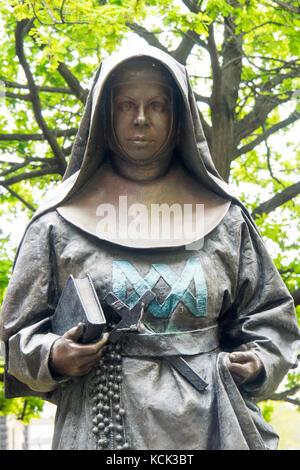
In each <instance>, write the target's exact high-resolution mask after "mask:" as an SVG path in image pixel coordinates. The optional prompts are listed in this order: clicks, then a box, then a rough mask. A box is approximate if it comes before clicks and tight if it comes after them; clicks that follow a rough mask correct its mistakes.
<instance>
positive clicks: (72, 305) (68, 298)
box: [51, 274, 106, 344]
mask: <svg viewBox="0 0 300 470" xmlns="http://www.w3.org/2000/svg"><path fill="white" fill-rule="evenodd" d="M51 321H52V331H53V333H55V334H57V335H60V336H62V335H64V334H65V333H66V332H67V331H68V330H70V329H71V328H73V327H74V326H77V325H78V323H83V324H84V331H83V334H82V336H81V337H80V340H79V341H80V343H85V344H86V343H91V342H93V341H95V340H97V339H100V337H101V334H102V333H103V330H104V328H105V326H106V319H105V315H104V312H103V310H102V307H101V304H100V302H99V299H98V296H97V294H96V291H95V288H94V286H93V283H92V280H91V278H90V276H89V275H88V274H87V275H86V277H84V278H82V279H76V278H74V277H73V276H72V275H70V277H69V279H68V280H67V282H66V284H65V286H64V288H63V291H62V294H61V296H60V299H59V301H58V304H57V307H56V309H55V312H54V314H53V316H52V319H51Z"/></svg>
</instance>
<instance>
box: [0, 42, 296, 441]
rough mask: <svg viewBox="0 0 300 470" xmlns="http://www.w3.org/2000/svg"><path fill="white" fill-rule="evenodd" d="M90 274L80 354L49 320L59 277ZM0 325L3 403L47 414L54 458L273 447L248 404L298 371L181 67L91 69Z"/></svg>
mask: <svg viewBox="0 0 300 470" xmlns="http://www.w3.org/2000/svg"><path fill="white" fill-rule="evenodd" d="M199 208H200V209H201V210H202V211H200V212H197V211H199V210H200V209H199ZM157 209H159V210H160V211H161V213H162V219H159V218H156V219H155V225H154V226H153V217H154V214H155V215H157V214H158V212H155V211H157ZM170 209H171V210H170ZM187 209H189V212H187ZM199 214H200V216H199ZM197 216H199V217H198V219H197ZM195 220H196V222H195ZM159 221H161V222H162V226H159ZM151 224H152V225H151ZM164 224H167V225H168V227H167V228H168V230H166V227H165V226H164ZM187 228H188V229H187ZM87 273H89V275H90V276H91V278H92V280H93V283H94V286H95V288H96V291H97V295H98V297H99V300H100V302H101V304H102V305H103V309H104V310H105V315H106V318H107V322H108V325H109V328H108V330H107V331H106V333H105V334H104V335H103V336H102V338H99V339H98V340H97V341H96V342H94V343H90V344H82V343H80V336H81V334H82V330H83V325H82V324H79V325H77V326H74V328H72V329H71V330H69V331H67V332H66V333H65V334H64V335H63V336H58V335H56V334H55V333H54V332H53V331H52V330H51V316H52V315H53V312H54V310H55V307H56V305H57V302H58V299H59V297H60V295H61V292H62V289H63V286H64V285H65V283H66V281H67V279H68V277H69V275H70V274H72V275H74V276H75V277H77V278H81V277H84V276H85V275H86V274H87ZM118 312H119V316H118V315H117V313H118ZM139 312H140V313H139ZM120 316H121V317H122V321H120ZM128 319H130V321H129V320H128ZM1 321H2V324H1V329H2V332H1V336H2V339H3V341H4V342H5V344H6V351H7V361H6V366H7V370H6V396H7V397H12V396H22V395H34V394H36V395H39V396H42V397H43V398H45V399H46V400H49V401H51V402H53V403H55V404H57V416H56V426H55V433H54V438H53V449H128V448H130V449H166V450H167V449H182V450H183V449H190V450H191V449H275V448H276V447H277V441H278V436H277V435H276V433H274V431H273V430H272V428H271V427H270V426H269V425H268V424H267V423H266V422H265V421H264V419H263V417H262V416H261V413H260V411H259V408H258V407H257V406H256V405H255V401H257V400H258V399H262V398H267V397H268V396H269V395H270V394H271V393H272V392H273V391H274V390H275V389H276V388H277V386H278V384H279V383H280V382H281V380H282V379H283V377H284V376H285V374H286V373H287V371H288V370H289V368H291V367H293V365H294V364H295V362H296V355H297V348H298V347H299V338H300V335H299V329H298V326H297V322H296V317H295V312H294V309H293V301H292V298H291V296H290V295H289V293H288V291H287V289H286V287H285V286H284V284H283V282H282V280H281V278H280V276H279V274H278V273H277V271H276V269H275V267H274V265H273V263H272V261H271V259H270V257H269V255H268V254H267V252H266V249H265V247H264V245H263V242H262V240H261V237H260V235H259V233H258V231H257V229H256V227H255V224H254V223H253V221H252V219H251V217H250V216H249V214H248V213H247V210H246V209H245V208H244V207H243V205H242V204H241V203H240V201H239V200H238V199H237V198H236V197H234V195H232V194H231V191H230V188H229V187H228V186H227V184H225V183H224V182H223V181H222V179H221V178H220V177H219V175H218V173H217V171H216V169H215V168H214V165H213V163H212V160H211V157H210V155H209V150H208V147H207V144H206V141H205V137H204V135H203V131H202V128H201V125H200V121H199V118H198V113H197V107H196V103H195V100H194V97H193V93H192V90H191V86H190V83H189V80H188V77H187V74H186V71H185V69H184V67H183V66H181V65H180V64H178V63H177V62H176V61H175V60H174V59H172V58H171V57H170V56H169V55H167V54H165V53H162V52H161V51H158V50H156V49H155V48H149V49H147V50H145V51H143V53H129V54H123V53H119V54H115V55H112V56H111V57H109V58H108V59H106V60H105V61H103V63H102V64H101V67H100V69H99V70H98V72H97V74H96V76H95V79H94V83H93V86H92V89H91V92H90V94H89V98H88V102H87V105H86V109H85V113H84V116H83V119H82V122H81V125H80V128H79V132H78V135H77V138H76V141H75V144H74V149H73V153H72V156H71V160H70V163H69V165H68V169H67V172H66V175H65V177H64V180H63V182H62V183H61V184H60V185H58V187H57V188H56V190H54V191H53V192H51V193H50V194H49V197H48V199H46V201H45V203H44V204H43V205H41V207H40V208H39V210H38V211H37V213H36V214H35V215H34V217H33V219H32V221H31V223H30V224H29V227H28V229H27V230H26V233H25V235H24V239H23V241H22V243H21V246H20V249H19V252H18V256H17V259H16V263H15V267H14V272H13V275H12V279H11V282H10V285H9V287H8V289H7V293H6V297H5V301H4V305H3V309H2V318H1ZM118 322H119V323H118ZM116 324H117V326H116ZM121 326H122V327H121Z"/></svg>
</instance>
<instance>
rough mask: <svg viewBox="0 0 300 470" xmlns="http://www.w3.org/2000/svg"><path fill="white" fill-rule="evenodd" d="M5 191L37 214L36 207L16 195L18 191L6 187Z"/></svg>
mask: <svg viewBox="0 0 300 470" xmlns="http://www.w3.org/2000/svg"><path fill="white" fill-rule="evenodd" d="M5 189H6V190H7V191H8V192H10V194H11V195H12V196H13V197H15V198H16V199H19V201H21V202H22V204H24V206H26V207H27V208H28V209H29V210H31V211H32V212H35V210H36V208H35V207H34V206H32V205H31V204H30V203H29V202H27V201H25V199H23V198H22V196H20V195H19V194H18V193H16V191H14V190H13V189H11V188H9V187H6V186H5Z"/></svg>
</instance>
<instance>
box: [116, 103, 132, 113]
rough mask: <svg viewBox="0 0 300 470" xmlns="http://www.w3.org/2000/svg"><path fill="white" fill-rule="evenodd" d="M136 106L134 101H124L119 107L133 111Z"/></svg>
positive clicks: (122, 109)
mask: <svg viewBox="0 0 300 470" xmlns="http://www.w3.org/2000/svg"><path fill="white" fill-rule="evenodd" d="M133 108H134V103H133V102H132V101H122V102H121V103H119V109H121V111H131V109H133Z"/></svg>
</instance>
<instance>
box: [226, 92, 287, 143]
mask: <svg viewBox="0 0 300 470" xmlns="http://www.w3.org/2000/svg"><path fill="white" fill-rule="evenodd" d="M288 99H289V98H280V97H279V96H276V95H258V96H257V97H256V99H255V103H254V106H253V108H252V111H250V112H249V114H247V116H245V117H244V118H243V119H240V120H239V121H237V122H236V123H235V129H234V140H235V143H236V147H237V146H238V144H239V142H240V141H241V140H242V139H245V138H246V137H248V136H250V135H251V134H252V133H253V132H254V131H255V130H256V129H258V128H259V127H261V126H262V125H263V123H264V122H265V121H266V119H267V117H268V115H269V114H270V112H271V111H273V109H275V108H276V107H277V106H278V105H280V104H283V103H286V102H287V101H288ZM266 132H268V131H266Z"/></svg>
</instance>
